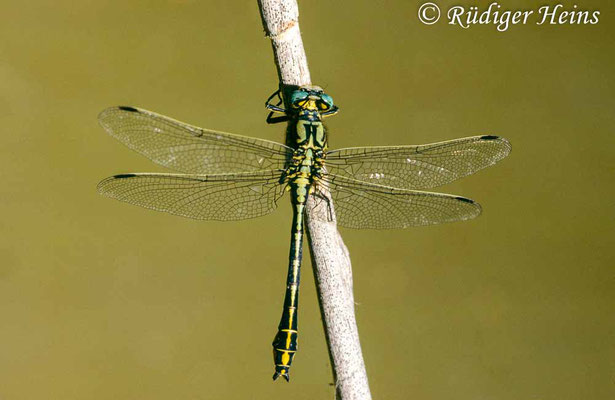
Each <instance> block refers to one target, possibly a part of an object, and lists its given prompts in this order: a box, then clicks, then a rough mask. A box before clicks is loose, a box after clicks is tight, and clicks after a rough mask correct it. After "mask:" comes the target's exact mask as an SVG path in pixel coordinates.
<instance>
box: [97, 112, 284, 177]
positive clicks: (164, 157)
mask: <svg viewBox="0 0 615 400" xmlns="http://www.w3.org/2000/svg"><path fill="white" fill-rule="evenodd" d="M98 120H99V121H100V124H101V125H102V127H103V128H105V130H106V131H107V132H108V133H109V134H110V135H111V136H113V137H114V138H116V139H118V140H119V141H121V142H122V143H124V144H125V145H126V146H128V147H130V148H131V149H133V150H135V151H137V152H139V153H141V154H143V155H144V156H145V157H147V158H149V159H150V160H152V161H154V162H155V163H158V164H160V165H163V166H165V167H168V168H171V169H174V170H176V171H181V172H186V173H191V174H226V173H238V172H251V171H259V170H273V169H283V168H284V164H285V162H286V158H287V155H288V154H291V153H292V149H290V148H289V147H287V146H284V145H283V144H280V143H275V142H270V141H268V140H263V139H256V138H250V137H245V136H239V135H233V134H230V133H223V132H218V131H213V130H208V129H203V128H198V127H196V126H192V125H188V124H184V123H183V122H179V121H176V120H174V119H171V118H168V117H165V116H163V115H159V114H156V113H153V112H151V111H147V110H142V109H138V108H133V107H112V108H108V109H106V110H104V111H103V112H102V113H100V115H99V116H98Z"/></svg>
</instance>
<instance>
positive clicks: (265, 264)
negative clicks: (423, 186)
mask: <svg viewBox="0 0 615 400" xmlns="http://www.w3.org/2000/svg"><path fill="white" fill-rule="evenodd" d="M509 3H510V4H507V3H504V4H503V8H509V9H510V8H513V7H517V9H534V10H535V9H538V7H539V6H541V5H543V2H539V1H516V2H514V4H513V2H509ZM420 4H421V2H414V1H401V0H400V1H388V2H386V4H385V5H383V4H381V3H379V2H373V1H354V2H352V4H350V3H348V2H331V1H325V0H318V1H317V0H313V1H309V2H307V1H301V2H300V4H299V5H300V11H301V16H300V24H301V28H302V32H303V39H304V43H305V48H306V52H307V55H308V61H309V64H310V69H311V74H312V79H313V82H314V83H316V84H319V85H321V86H322V87H324V88H325V89H326V90H327V91H328V92H329V93H330V94H331V95H332V96H333V98H334V99H335V100H336V102H337V103H338V104H339V106H340V108H341V112H340V114H339V115H338V116H336V117H335V118H331V119H330V120H328V122H329V128H330V131H331V134H330V135H331V136H330V146H331V147H332V148H338V147H347V146H363V145H394V144H421V143H430V142H436V141H441V140H447V139H454V138H459V137H465V136H473V135H479V134H495V135H500V136H504V137H506V138H508V139H509V140H510V141H511V142H512V144H513V152H512V154H511V156H510V157H508V158H507V159H505V160H504V161H503V162H501V163H500V164H498V165H496V166H494V167H492V168H489V169H488V170H484V171H482V172H480V173H478V174H476V175H474V176H471V177H468V178H465V179H463V180H461V181H459V182H457V183H455V184H452V185H449V186H447V187H444V188H442V189H441V191H443V192H448V193H455V194H460V195H465V196H467V197H470V198H472V199H475V200H476V201H478V202H480V203H481V204H482V206H483V208H484V213H483V215H482V216H481V217H480V218H478V219H476V220H473V221H468V222H464V223H456V224H450V225H442V226H435V227H426V228H415V229H408V230H405V231H352V230H342V235H343V237H344V240H345V242H346V244H347V246H348V248H349V250H350V253H351V256H352V259H353V261H354V263H353V269H354V280H355V281H354V284H355V298H356V301H357V317H358V324H359V331H360V333H361V341H362V345H363V351H364V357H365V361H366V364H367V371H368V374H369V378H370V386H371V389H372V394H373V396H374V398H380V399H406V398H414V399H434V400H439V399H443V400H444V399H453V398H454V399H457V400H465V399H468V400H470V399H471V400H478V399H511V400H513V399H515V400H518V399H536V400H538V399H540V400H543V399H554V400H565V399H595V400H602V399H605V400H606V399H612V398H615V318H614V312H613V307H614V302H615V291H614V289H615V269H614V268H615V262H614V261H615V260H614V258H615V257H614V256H613V249H614V245H615V234H614V232H613V222H614V217H615V211H614V210H615V200H614V196H615V179H614V172H615V150H614V146H615V135H614V133H615V132H614V131H613V126H614V124H615V118H614V113H613V110H614V109H615V96H614V94H613V93H614V89H615V85H614V83H615V82H614V75H613V70H614V67H615V65H614V57H615V41H614V40H613V38H614V37H615V36H614V35H615V27H614V25H613V21H612V16H613V12H615V5H613V4H612V3H611V2H605V1H592V0H584V1H580V2H577V3H575V4H578V6H579V8H580V9H590V10H594V9H597V10H600V11H601V18H600V22H599V24H597V25H587V26H583V25H581V26H576V25H574V26H568V25H566V26H536V25H534V24H530V25H526V26H512V27H511V28H510V29H509V30H508V31H507V32H497V31H496V29H495V27H494V26H473V27H471V28H469V29H461V28H460V27H458V26H449V25H447V24H446V23H445V22H444V21H440V22H439V23H436V24H434V25H431V26H428V25H424V24H422V23H421V22H419V20H418V18H417V10H418V7H419V5H420ZM452 4H457V3H453V2H450V1H440V2H438V5H440V7H441V8H442V9H443V10H445V9H446V8H448V7H449V6H451V5H452ZM464 4H466V3H464ZM481 4H482V2H481ZM485 4H488V2H485ZM553 4H555V3H553ZM563 4H564V5H565V6H566V7H568V8H571V7H572V4H573V3H571V2H564V3H563ZM466 5H468V6H469V5H471V4H470V3H467V4H466ZM0 35H1V37H2V40H1V41H0V93H1V94H0V110H1V111H0V127H1V128H0V129H1V130H2V132H1V133H2V135H1V145H0V175H1V177H2V182H3V184H2V185H1V186H0V207H1V208H0V210H1V213H2V214H1V215H2V218H1V220H0V239H1V240H0V398H2V399H7V400H8V399H10V400H16V399H63V400H68V399H86V398H87V399H150V400H154V399H177V398H190V399H228V398H231V399H234V398H237V399H263V398H293V399H317V398H318V399H320V398H323V399H330V398H333V393H334V388H333V387H332V386H331V385H330V384H331V383H332V376H331V370H330V366H329V358H328V355H327V349H326V343H325V338H324V333H323V329H322V324H321V321H320V314H319V309H318V302H317V298H316V295H315V289H314V282H313V276H312V273H311V266H310V262H309V259H308V260H306V262H305V268H304V274H303V277H304V278H303V279H302V289H301V290H302V292H301V302H300V303H301V311H300V319H299V321H300V322H299V324H300V332H301V333H300V352H299V353H298V355H297V357H296V359H295V362H294V364H293V368H292V371H291V378H292V380H291V383H290V384H287V383H285V382H284V383H282V382H276V383H272V382H271V375H272V373H273V365H272V356H271V345H270V343H271V340H272V339H273V336H274V334H275V332H276V328H277V323H278V319H279V316H280V313H281V306H282V299H283V292H284V286H285V277H286V260H287V255H288V245H289V231H290V223H291V217H290V207H289V206H288V204H287V201H283V202H282V203H283V204H281V206H280V210H278V211H277V212H275V213H273V214H271V215H269V216H266V217H263V218H260V219H255V220H249V221H245V222H233V223H221V222H199V221H192V220H188V219H183V218H180V217H175V216H171V215H167V214H162V213H156V212H153V211H149V210H145V209H141V208H138V207H134V206H130V205H128V204H124V203H120V202H117V201H114V200H111V199H107V198H103V197H102V196H99V195H97V193H96V189H95V188H96V184H97V182H98V181H99V180H100V179H102V178H105V177H107V176H109V175H112V174H116V173H122V172H136V171H141V172H147V171H150V172H153V171H159V172H160V171H163V169H162V168H161V167H158V166H156V165H154V164H153V163H152V162H150V161H148V160H147V159H145V158H144V157H142V156H140V155H138V154H137V153H134V152H132V151H131V150H129V149H128V148H126V147H125V146H123V145H122V144H121V143H119V142H117V141H115V140H114V139H113V138H111V137H110V136H108V135H107V134H105V132H104V131H103V130H102V128H100V127H99V125H98V123H97V119H96V118H97V114H98V113H99V112H100V111H101V110H102V109H104V108H106V107H108V106H112V105H133V106H139V107H143V108H147V109H150V110H153V111H157V112H159V113H162V114H166V115H169V116H172V117H173V118H176V119H179V120H182V121H186V122H189V123H192V124H195V125H199V126H203V127H207V128H212V129H219V130H223V131H228V132H235V133H239V134H243V135H249V136H256V137H260V138H265V139H270V140H276V141H282V140H283V130H284V129H283V127H282V126H268V125H267V124H265V121H264V120H265V116H266V112H265V110H264V107H263V105H264V101H265V99H266V98H267V96H268V95H269V94H270V93H271V92H273V91H274V90H275V89H276V87H277V83H278V82H277V75H276V70H275V66H274V63H273V56H272V51H271V45H270V42H269V40H268V39H266V38H265V37H264V34H263V29H262V25H261V20H260V17H259V13H258V7H257V3H256V1H249V2H223V1H200V2H197V1H157V2H121V1H104V0H98V1H81V2H69V1H53V2H51V1H32V2H4V4H3V5H2V23H1V24H0Z"/></svg>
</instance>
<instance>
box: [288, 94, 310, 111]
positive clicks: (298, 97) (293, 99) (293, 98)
mask: <svg viewBox="0 0 615 400" xmlns="http://www.w3.org/2000/svg"><path fill="white" fill-rule="evenodd" d="M307 98H308V93H307V92H305V91H303V90H295V91H294V92H292V94H291V95H290V105H291V106H292V107H293V108H300V107H302V106H304V105H305V103H306V101H307Z"/></svg>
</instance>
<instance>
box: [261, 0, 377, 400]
mask: <svg viewBox="0 0 615 400" xmlns="http://www.w3.org/2000/svg"><path fill="white" fill-rule="evenodd" d="M258 4H259V8H260V11H261V17H262V20H263V26H264V28H265V33H266V35H267V37H269V38H270V39H271V43H272V46H273V53H274V57H275V63H276V66H277V69H278V76H279V78H280V86H281V87H282V88H284V87H287V86H303V85H310V84H311V79H310V71H309V69H308V66H307V58H306V56H305V50H304V49H303V42H302V40H301V33H300V31H299V9H298V6H297V2H296V0H258ZM326 195H327V196H329V194H328V193H326ZM329 200H330V196H329ZM314 203H315V202H314V201H313V199H312V196H310V198H309V200H308V204H307V207H306V210H307V212H306V214H307V218H306V225H307V236H308V244H309V247H310V254H311V256H312V266H313V268H314V277H315V282H316V290H317V291H318V299H319V303H320V310H321V314H322V320H323V325H324V329H325V336H326V338H327V344H328V346H329V357H330V359H331V365H332V368H333V376H334V379H335V387H336V398H337V399H340V400H366V399H371V394H370V391H369V385H368V382H367V373H366V371H365V364H364V362H363V355H362V354H361V345H360V343H359V332H358V329H357V323H356V318H355V313H354V297H353V293H352V266H351V263H350V256H349V254H348V249H347V248H346V246H345V245H344V241H343V240H342V238H341V236H340V234H339V232H338V231H337V223H336V221H335V219H334V220H333V221H332V222H322V221H326V220H327V218H326V215H327V214H328V210H327V208H328V207H329V205H331V207H332V204H333V203H332V202H331V201H329V202H325V201H321V202H318V203H319V204H314ZM327 203H329V205H327ZM318 215H321V217H320V218H318V217H317V216H318ZM322 216H325V217H322Z"/></svg>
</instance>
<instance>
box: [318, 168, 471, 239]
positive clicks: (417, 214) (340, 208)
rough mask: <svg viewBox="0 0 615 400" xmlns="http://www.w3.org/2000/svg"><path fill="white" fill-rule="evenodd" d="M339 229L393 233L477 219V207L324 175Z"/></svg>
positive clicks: (451, 197) (462, 200)
mask: <svg viewBox="0 0 615 400" xmlns="http://www.w3.org/2000/svg"><path fill="white" fill-rule="evenodd" d="M324 180H325V182H326V184H327V185H328V186H329V190H330V192H331V197H332V199H333V206H334V209H335V214H336V216H337V222H338V224H339V225H341V226H344V227H346V228H354V229H395V228H407V227H410V226H419V225H433V224H441V223H445V222H455V221H463V220H467V219H471V218H476V217H477V216H479V215H480V213H481V207H480V205H479V204H478V203H475V202H474V201H472V200H470V199H466V198H465V197H460V196H455V195H450V194H441V193H431V192H421V191H415V190H404V189H396V188H391V187H386V186H380V185H374V184H371V183H365V182H360V181H357V180H354V179H350V178H346V177H343V176H335V175H327V176H326V177H325V178H324Z"/></svg>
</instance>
